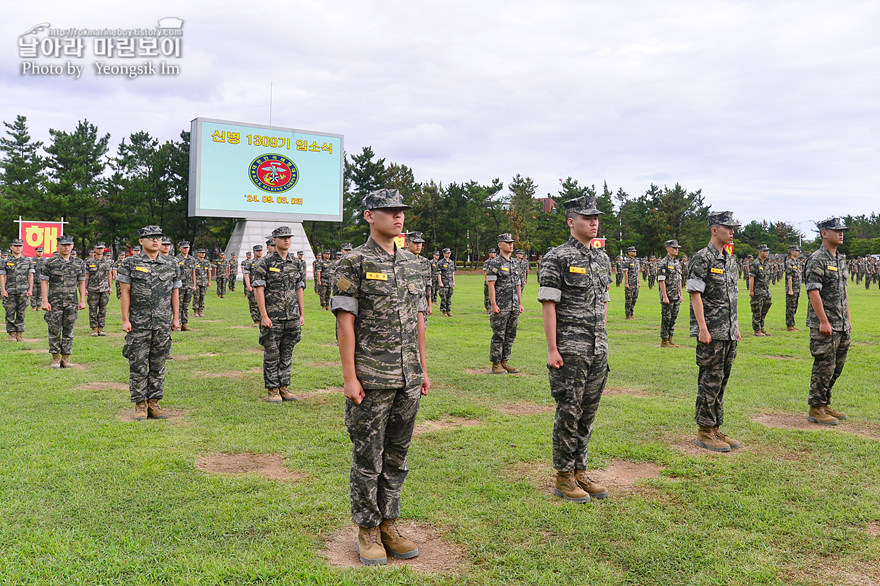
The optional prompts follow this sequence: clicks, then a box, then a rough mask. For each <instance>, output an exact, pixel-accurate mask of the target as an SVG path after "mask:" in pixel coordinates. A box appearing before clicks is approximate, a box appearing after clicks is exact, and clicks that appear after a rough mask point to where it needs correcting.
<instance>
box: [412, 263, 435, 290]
mask: <svg viewBox="0 0 880 586" xmlns="http://www.w3.org/2000/svg"><path fill="white" fill-rule="evenodd" d="M416 260H418V261H419V267H421V269H422V281H424V283H425V291H427V290H428V289H430V288H431V286H432V285H431V261H429V260H428V259H426V258H425V257H424V256H421V255H419V256H416Z"/></svg>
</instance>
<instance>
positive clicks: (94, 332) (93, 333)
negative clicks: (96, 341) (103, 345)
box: [91, 328, 99, 338]
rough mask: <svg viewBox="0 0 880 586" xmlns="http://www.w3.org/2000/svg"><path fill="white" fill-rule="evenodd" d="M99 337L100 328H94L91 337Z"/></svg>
mask: <svg viewBox="0 0 880 586" xmlns="http://www.w3.org/2000/svg"><path fill="white" fill-rule="evenodd" d="M98 335H99V334H98V328H92V333H91V336H92V337H93V338H97V337H98Z"/></svg>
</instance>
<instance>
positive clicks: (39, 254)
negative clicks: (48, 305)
mask: <svg viewBox="0 0 880 586" xmlns="http://www.w3.org/2000/svg"><path fill="white" fill-rule="evenodd" d="M34 252H35V253H36V256H35V257H34V290H33V294H32V295H31V309H32V310H33V311H38V310H39V309H40V303H41V302H42V296H41V295H40V273H41V272H42V271H43V261H45V260H46V259H45V257H44V256H43V247H42V246H38V247H37V248H35V249H34Z"/></svg>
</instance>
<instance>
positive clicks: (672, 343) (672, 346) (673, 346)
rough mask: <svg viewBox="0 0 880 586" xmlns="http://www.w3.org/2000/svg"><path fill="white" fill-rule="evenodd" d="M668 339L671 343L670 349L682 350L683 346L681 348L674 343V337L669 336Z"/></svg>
mask: <svg viewBox="0 0 880 586" xmlns="http://www.w3.org/2000/svg"><path fill="white" fill-rule="evenodd" d="M666 339H667V340H668V341H669V347H670V348H681V346H679V345H678V344H676V343H675V342H673V341H672V336H669V337H668V338H666Z"/></svg>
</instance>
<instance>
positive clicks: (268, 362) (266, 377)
mask: <svg viewBox="0 0 880 586" xmlns="http://www.w3.org/2000/svg"><path fill="white" fill-rule="evenodd" d="M301 339H302V332H301V328H300V325H299V318H297V319H295V320H293V319H286V320H278V321H275V320H274V319H273V320H272V327H271V328H267V327H265V326H262V325H261V326H260V345H261V346H262V347H263V350H264V352H263V383H264V384H265V386H266V388H267V389H275V388H278V387H282V386H285V387H286V386H290V370H291V367H292V366H293V348H294V346H296V345H297V344H298V343H299V341H300V340H301Z"/></svg>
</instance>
